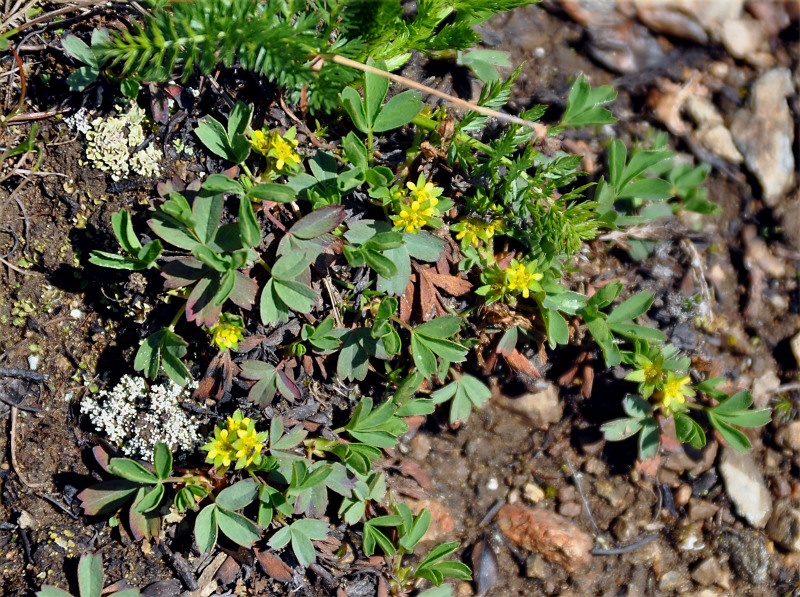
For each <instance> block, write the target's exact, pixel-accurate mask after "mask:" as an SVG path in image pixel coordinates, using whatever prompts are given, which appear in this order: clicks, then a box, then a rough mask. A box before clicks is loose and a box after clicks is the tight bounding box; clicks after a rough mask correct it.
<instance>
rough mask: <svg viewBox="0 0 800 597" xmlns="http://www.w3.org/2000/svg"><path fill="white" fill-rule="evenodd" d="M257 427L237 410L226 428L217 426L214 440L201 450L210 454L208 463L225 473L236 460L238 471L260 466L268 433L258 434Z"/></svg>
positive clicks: (207, 457)
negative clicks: (251, 466)
mask: <svg viewBox="0 0 800 597" xmlns="http://www.w3.org/2000/svg"><path fill="white" fill-rule="evenodd" d="M255 426H256V423H255V421H253V420H252V419H250V418H249V417H243V416H242V413H241V411H239V410H237V411H236V412H235V413H233V416H232V417H228V422H227V425H226V426H224V427H223V426H220V425H217V426H216V427H215V428H214V439H213V440H211V441H210V442H208V443H207V444H206V445H204V446H203V447H202V448H201V449H202V450H205V451H206V452H208V454H207V455H206V462H208V463H212V464H213V465H214V468H215V469H217V472H222V471H225V470H226V469H227V468H228V467H229V466H230V465H231V463H232V462H233V461H234V460H235V461H236V469H242V468H246V467H248V466H250V465H252V464H256V465H258V464H259V463H260V462H261V451H262V450H263V449H264V442H266V441H267V437H268V433H267V432H266V431H262V432H261V433H258V432H257V431H256V429H255Z"/></svg>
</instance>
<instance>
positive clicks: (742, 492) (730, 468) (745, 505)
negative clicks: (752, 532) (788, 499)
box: [719, 447, 772, 528]
mask: <svg viewBox="0 0 800 597" xmlns="http://www.w3.org/2000/svg"><path fill="white" fill-rule="evenodd" d="M719 472H720V474H721V475H722V478H723V480H724V481H725V489H726V490H727V492H728V496H729V497H730V498H731V501H732V502H733V503H734V505H735V506H736V512H737V513H738V514H739V516H741V517H742V518H744V519H745V520H746V521H747V523H748V524H750V526H754V527H757V528H764V525H766V524H767V520H769V515H770V514H772V495H771V494H770V492H769V489H767V486H766V484H765V483H764V479H763V477H762V476H761V469H760V467H759V466H758V465H757V464H756V462H755V461H754V460H753V457H752V456H751V455H750V454H742V453H740V452H737V451H736V450H734V449H733V448H729V447H724V448H723V449H722V456H721V457H720V463H719Z"/></svg>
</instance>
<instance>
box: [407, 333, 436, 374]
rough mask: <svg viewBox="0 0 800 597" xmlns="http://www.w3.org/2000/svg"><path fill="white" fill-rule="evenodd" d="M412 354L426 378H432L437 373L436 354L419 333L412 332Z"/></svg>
mask: <svg viewBox="0 0 800 597" xmlns="http://www.w3.org/2000/svg"><path fill="white" fill-rule="evenodd" d="M411 354H412V356H413V357H414V364H415V365H416V366H417V369H418V370H419V372H420V373H421V374H422V375H423V376H424V377H425V378H431V377H433V376H434V375H435V374H436V355H434V354H433V351H432V350H431V349H430V348H428V347H427V346H426V345H425V344H424V343H423V342H422V341H421V340H420V337H419V336H418V335H417V334H411Z"/></svg>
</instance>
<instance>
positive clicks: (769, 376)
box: [752, 369, 781, 408]
mask: <svg viewBox="0 0 800 597" xmlns="http://www.w3.org/2000/svg"><path fill="white" fill-rule="evenodd" d="M780 385H781V380H780V379H779V378H778V376H777V375H776V373H775V371H774V370H772V369H770V370H769V371H767V372H766V373H764V374H763V375H761V376H760V377H757V378H756V379H755V380H754V381H753V391H752V395H753V405H754V407H755V408H765V407H766V406H767V404H768V403H769V399H770V398H772V394H773V392H774V391H775V390H776V389H777V388H778V386H780Z"/></svg>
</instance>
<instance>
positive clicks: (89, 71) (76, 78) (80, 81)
mask: <svg viewBox="0 0 800 597" xmlns="http://www.w3.org/2000/svg"><path fill="white" fill-rule="evenodd" d="M99 76H100V71H99V70H98V69H96V68H95V67H93V66H81V67H80V68H78V69H77V70H76V71H75V72H74V73H72V74H71V75H70V76H69V77H67V84H68V85H69V89H70V91H83V90H84V89H86V88H87V87H88V86H89V85H91V84H92V83H94V82H95V81H96V80H97V77H99Z"/></svg>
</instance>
